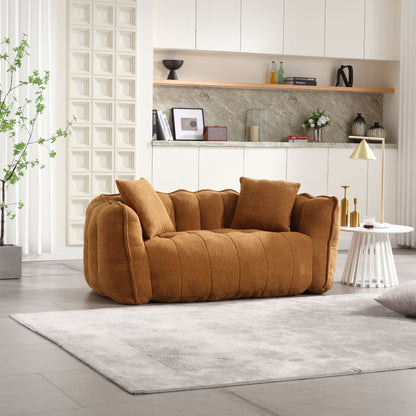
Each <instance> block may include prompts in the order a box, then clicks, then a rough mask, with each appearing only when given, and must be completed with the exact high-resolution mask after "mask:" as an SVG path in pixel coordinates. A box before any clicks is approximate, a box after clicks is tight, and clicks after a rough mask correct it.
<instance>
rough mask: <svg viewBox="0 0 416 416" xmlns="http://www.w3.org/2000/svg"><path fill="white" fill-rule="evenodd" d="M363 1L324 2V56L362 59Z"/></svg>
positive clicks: (327, 0)
mask: <svg viewBox="0 0 416 416" xmlns="http://www.w3.org/2000/svg"><path fill="white" fill-rule="evenodd" d="M364 10H365V0H349V1H345V0H326V14H325V56H330V57H339V58H358V59H363V58H364Z"/></svg>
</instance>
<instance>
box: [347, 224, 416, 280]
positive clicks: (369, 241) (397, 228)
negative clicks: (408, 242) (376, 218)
mask: <svg viewBox="0 0 416 416" xmlns="http://www.w3.org/2000/svg"><path fill="white" fill-rule="evenodd" d="M413 230H414V229H413V227H408V226H406V225H394V224H390V225H389V226H388V227H385V228H372V229H367V228H363V227H341V231H349V232H352V233H353V235H352V241H351V245H350V248H349V250H348V256H347V262H346V263H345V268H344V271H343V273H342V279H341V284H343V285H349V286H356V287H392V286H397V285H398V284H399V280H398V278H397V272H396V265H395V264H394V258H393V251H392V249H391V243H390V238H389V234H402V233H410V232H411V231H413Z"/></svg>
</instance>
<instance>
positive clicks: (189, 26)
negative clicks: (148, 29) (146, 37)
mask: <svg viewBox="0 0 416 416" xmlns="http://www.w3.org/2000/svg"><path fill="white" fill-rule="evenodd" d="M195 7H196V0H175V1H172V0H153V46H154V47H155V48H173V49H195Z"/></svg>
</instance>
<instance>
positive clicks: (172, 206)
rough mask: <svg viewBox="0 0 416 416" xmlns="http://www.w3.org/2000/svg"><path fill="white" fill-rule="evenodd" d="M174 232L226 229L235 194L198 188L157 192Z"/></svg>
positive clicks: (231, 215) (228, 190)
mask: <svg viewBox="0 0 416 416" xmlns="http://www.w3.org/2000/svg"><path fill="white" fill-rule="evenodd" d="M158 195H159V197H160V198H161V200H162V202H163V204H164V205H165V207H166V210H167V211H168V213H169V216H170V218H171V219H172V221H173V223H174V225H175V229H176V231H187V230H214V229H217V228H229V227H230V224H231V221H232V220H233V216H234V211H235V207H236V204H237V198H238V193H237V192H236V191H233V190H231V189H227V190H225V191H211V190H201V191H196V192H190V191H185V190H179V191H175V192H171V193H162V192H158Z"/></svg>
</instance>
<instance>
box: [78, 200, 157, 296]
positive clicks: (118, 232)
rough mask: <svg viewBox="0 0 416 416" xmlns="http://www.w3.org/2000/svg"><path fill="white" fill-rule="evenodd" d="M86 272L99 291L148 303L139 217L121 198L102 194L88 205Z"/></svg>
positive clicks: (145, 262)
mask: <svg viewBox="0 0 416 416" xmlns="http://www.w3.org/2000/svg"><path fill="white" fill-rule="evenodd" d="M84 274H85V279H86V281H87V283H88V284H89V286H90V287H91V288H93V289H94V290H95V291H96V292H97V293H99V294H101V295H103V296H107V297H109V298H112V299H114V300H115V301H117V302H120V303H127V304H136V303H146V302H148V301H149V299H150V298H151V296H152V288H151V283H150V271H149V263H148V259H147V253H146V249H145V246H144V241H143V236H142V227H141V225H140V220H139V217H138V216H137V214H136V213H135V212H134V211H133V210H132V209H131V208H130V207H128V206H127V205H125V204H123V203H122V202H121V201H119V200H118V198H115V197H113V196H106V195H101V196H99V197H97V198H95V199H94V200H93V201H91V203H90V205H89V206H88V209H87V214H86V221H85V229H84Z"/></svg>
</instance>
